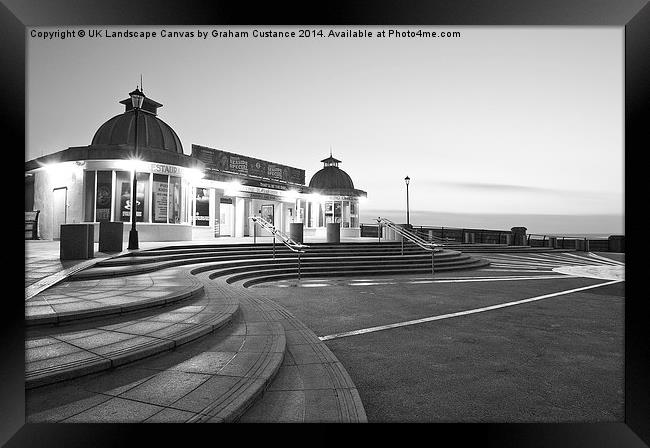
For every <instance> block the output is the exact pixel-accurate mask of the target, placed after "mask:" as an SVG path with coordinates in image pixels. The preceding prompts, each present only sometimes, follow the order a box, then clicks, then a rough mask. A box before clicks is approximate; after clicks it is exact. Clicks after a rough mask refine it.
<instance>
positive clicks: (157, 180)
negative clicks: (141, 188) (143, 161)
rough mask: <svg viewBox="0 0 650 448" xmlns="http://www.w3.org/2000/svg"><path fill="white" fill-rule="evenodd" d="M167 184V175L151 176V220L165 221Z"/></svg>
mask: <svg viewBox="0 0 650 448" xmlns="http://www.w3.org/2000/svg"><path fill="white" fill-rule="evenodd" d="M168 192H169V186H168V184H167V177H165V176H159V175H154V177H153V222H160V223H163V222H167V193H168Z"/></svg>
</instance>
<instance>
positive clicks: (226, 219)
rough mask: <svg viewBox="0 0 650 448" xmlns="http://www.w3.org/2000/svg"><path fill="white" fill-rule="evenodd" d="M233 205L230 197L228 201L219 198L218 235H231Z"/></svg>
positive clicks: (233, 215) (233, 226) (233, 216)
mask: <svg viewBox="0 0 650 448" xmlns="http://www.w3.org/2000/svg"><path fill="white" fill-rule="evenodd" d="M234 219H235V207H234V206H233V204H232V199H230V202H229V203H228V202H224V199H221V203H220V204H219V236H233V235H234V230H235V225H234V224H235V223H234V222H233V221H234Z"/></svg>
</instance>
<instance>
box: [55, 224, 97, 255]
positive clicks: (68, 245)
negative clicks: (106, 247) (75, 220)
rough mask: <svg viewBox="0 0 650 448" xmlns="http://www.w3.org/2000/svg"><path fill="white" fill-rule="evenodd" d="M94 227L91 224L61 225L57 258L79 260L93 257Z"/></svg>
mask: <svg viewBox="0 0 650 448" xmlns="http://www.w3.org/2000/svg"><path fill="white" fill-rule="evenodd" d="M94 241H95V227H94V225H93V224H61V240H60V244H59V258H60V259H61V260H81V259H87V258H93V257H94V256H95V243H94Z"/></svg>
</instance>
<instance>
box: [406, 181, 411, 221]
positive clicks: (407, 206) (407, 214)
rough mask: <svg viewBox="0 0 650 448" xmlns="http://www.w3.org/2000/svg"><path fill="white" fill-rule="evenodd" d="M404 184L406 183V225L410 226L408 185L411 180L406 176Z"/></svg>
mask: <svg viewBox="0 0 650 448" xmlns="http://www.w3.org/2000/svg"><path fill="white" fill-rule="evenodd" d="M404 182H405V183H406V225H407V226H410V225H411V222H410V221H409V183H410V182H411V178H410V177H408V176H406V177H405V178H404Z"/></svg>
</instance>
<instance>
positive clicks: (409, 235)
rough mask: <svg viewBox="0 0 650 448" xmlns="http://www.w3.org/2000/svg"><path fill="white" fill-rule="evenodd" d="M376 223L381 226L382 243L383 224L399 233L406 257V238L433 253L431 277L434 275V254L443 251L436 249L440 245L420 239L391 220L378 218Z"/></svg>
mask: <svg viewBox="0 0 650 448" xmlns="http://www.w3.org/2000/svg"><path fill="white" fill-rule="evenodd" d="M376 221H377V223H378V224H379V238H380V241H381V226H382V224H383V225H384V226H386V227H388V228H389V229H391V230H394V231H395V232H397V233H398V234H400V235H401V236H402V255H404V238H406V239H407V240H409V241H411V242H413V243H415V244H417V245H418V246H420V247H421V248H422V249H424V250H426V251H429V252H431V275H433V274H434V272H435V266H434V259H433V254H434V252H436V251H437V250H441V249H436V247H438V246H440V244H436V243H431V242H429V241H425V240H423V239H422V238H420V237H419V236H417V235H415V234H414V233H413V232H410V231H408V230H406V229H405V228H403V227H400V226H398V225H397V224H395V223H394V222H393V221H391V220H390V219H386V218H381V217H378V218H377V219H376Z"/></svg>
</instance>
